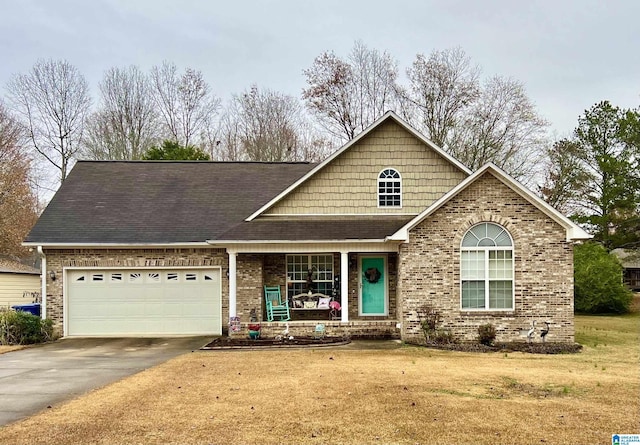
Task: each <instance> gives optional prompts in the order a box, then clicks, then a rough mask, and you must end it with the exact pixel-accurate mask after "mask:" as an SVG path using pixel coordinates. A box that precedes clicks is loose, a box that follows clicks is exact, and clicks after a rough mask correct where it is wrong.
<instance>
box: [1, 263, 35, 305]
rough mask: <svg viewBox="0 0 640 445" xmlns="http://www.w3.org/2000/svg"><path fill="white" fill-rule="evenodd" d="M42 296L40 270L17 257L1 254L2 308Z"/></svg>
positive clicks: (26, 302)
mask: <svg viewBox="0 0 640 445" xmlns="http://www.w3.org/2000/svg"><path fill="white" fill-rule="evenodd" d="M39 298H40V270H38V269H36V268H34V267H31V266H29V265H26V264H24V263H22V262H20V261H19V260H18V259H16V258H11V257H7V256H0V310H1V309H8V308H11V306H15V305H20V304H30V303H33V302H34V301H35V300H38V299H39Z"/></svg>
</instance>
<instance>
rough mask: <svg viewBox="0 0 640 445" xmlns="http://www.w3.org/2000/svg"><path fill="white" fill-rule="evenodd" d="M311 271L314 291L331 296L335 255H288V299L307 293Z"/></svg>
mask: <svg viewBox="0 0 640 445" xmlns="http://www.w3.org/2000/svg"><path fill="white" fill-rule="evenodd" d="M309 271H311V279H312V282H313V284H312V291H313V292H314V293H316V292H319V293H321V294H325V295H331V289H332V288H333V255H332V254H329V255H287V297H292V296H294V295H298V294H301V293H304V292H307V279H308V278H309Z"/></svg>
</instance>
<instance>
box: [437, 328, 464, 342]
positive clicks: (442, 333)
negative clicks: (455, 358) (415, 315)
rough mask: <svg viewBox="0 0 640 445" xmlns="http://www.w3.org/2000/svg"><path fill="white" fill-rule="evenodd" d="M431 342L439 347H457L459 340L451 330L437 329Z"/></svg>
mask: <svg viewBox="0 0 640 445" xmlns="http://www.w3.org/2000/svg"><path fill="white" fill-rule="evenodd" d="M431 340H432V341H433V342H434V343H435V344H437V345H455V344H457V343H458V339H457V338H455V337H454V336H453V333H452V332H451V331H450V330H449V329H436V331H435V333H434V334H433V336H432V338H431Z"/></svg>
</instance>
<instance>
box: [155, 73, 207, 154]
mask: <svg viewBox="0 0 640 445" xmlns="http://www.w3.org/2000/svg"><path fill="white" fill-rule="evenodd" d="M151 84H152V88H153V94H154V98H155V102H156V106H157V109H158V112H159V113H160V116H161V119H162V122H163V126H164V134H163V136H164V137H165V138H170V139H173V140H174V141H176V142H178V143H179V144H180V145H183V146H188V145H192V144H193V143H194V142H196V141H195V139H196V138H201V139H204V138H205V134H206V132H207V131H208V130H209V127H210V126H211V125H212V120H213V118H214V116H215V115H216V114H217V112H218V108H219V107H220V100H219V99H218V98H217V97H216V96H215V95H214V94H213V93H212V92H211V89H210V87H209V85H208V84H207V82H206V81H205V80H204V78H203V76H202V73H201V72H200V71H196V70H194V69H191V68H187V69H186V70H185V72H184V73H183V74H181V75H180V74H179V73H178V68H177V67H176V65H175V64H174V63H170V62H166V61H165V62H163V63H162V65H160V66H154V67H153V68H152V69H151Z"/></svg>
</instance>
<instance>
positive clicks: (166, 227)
mask: <svg viewBox="0 0 640 445" xmlns="http://www.w3.org/2000/svg"><path fill="white" fill-rule="evenodd" d="M587 238H589V235H588V234H586V233H585V232H584V231H583V230H582V229H580V227H578V226H576V225H575V224H574V223H573V222H571V221H570V220H569V219H567V218H566V217H565V216H563V215H562V214H560V213H559V212H558V211H556V210H555V209H553V208H551V207H550V206H549V205H547V204H546V203H545V202H543V201H542V200H541V199H540V198H538V197H537V196H535V195H534V194H533V193H532V192H531V191H529V190H527V189H526V188H525V187H524V186H522V185H521V184H519V183H518V182H517V181H515V180H514V179H513V178H511V177H510V176H509V175H507V174H506V173H505V172H503V171H501V170H500V169H499V168H498V167H496V166H495V165H492V164H489V165H485V166H484V167H482V168H481V169H479V170H478V171H476V172H471V171H469V169H467V168H466V167H465V166H464V165H462V164H461V163H460V162H459V161H457V160H456V159H454V158H452V157H451V156H450V155H448V154H447V153H446V152H444V151H443V150H442V149H440V148H439V147H437V146H436V145H434V144H433V143H432V142H431V141H429V140H428V139H426V138H425V137H424V136H423V135H421V134H420V133H419V132H417V131H416V130H415V129H413V128H412V127H411V126H409V125H408V124H407V123H406V122H404V121H403V120H402V119H401V118H399V117H398V116H397V115H396V114H394V113H393V112H388V113H386V114H385V115H384V116H382V117H381V118H379V119H378V120H377V121H376V122H374V123H373V124H372V125H371V126H370V127H369V128H367V129H366V130H365V131H364V132H362V133H361V134H359V135H358V136H357V137H355V138H354V139H353V140H351V141H350V142H348V143H347V144H345V145H344V146H343V147H341V148H340V149H339V150H337V151H336V152H335V153H333V154H332V155H331V156H329V157H328V158H327V159H326V160H325V161H323V162H322V163H319V164H310V163H257V162H166V161H164V162H163V161H159V162H148V161H147V162H114V161H112V162H109V161H107V162H78V163H77V165H76V166H75V167H74V169H73V171H72V172H71V173H70V175H69V177H68V178H67V180H66V181H65V182H64V184H63V185H62V186H61V188H60V189H59V191H58V192H57V193H56V195H55V196H54V198H53V199H52V201H51V203H50V204H49V206H48V207H47V209H46V210H45V211H44V213H43V214H42V216H41V217H40V219H39V221H38V222H37V224H36V225H35V227H34V228H33V230H32V231H31V233H30V234H29V235H28V237H27V239H26V242H25V244H26V245H28V246H32V247H34V248H36V249H37V250H38V252H40V254H41V255H42V262H43V266H42V267H43V277H44V279H45V281H46V282H45V283H44V286H45V287H46V296H45V298H44V299H43V306H44V307H43V311H44V316H47V317H50V318H51V319H52V320H53V321H54V323H55V325H56V326H57V327H58V328H59V329H60V330H61V332H62V333H63V335H65V336H89V335H94V336H109V335H111V336H137V335H175V334H216V335H218V334H223V333H231V334H233V333H234V332H235V330H236V328H237V327H238V323H239V327H240V329H241V332H243V335H246V326H247V323H248V322H249V321H250V314H252V313H255V314H257V316H258V319H260V320H262V321H263V323H262V328H263V332H265V331H266V332H267V333H272V334H273V333H278V332H280V331H282V329H283V328H284V323H283V322H277V321H273V322H268V321H265V306H266V304H265V298H264V286H273V287H276V286H278V287H279V288H280V289H281V293H282V294H283V295H284V296H286V298H287V299H289V301H290V303H289V305H290V306H295V305H296V303H295V301H297V300H296V299H297V298H299V297H300V296H304V294H305V293H307V292H310V293H313V294H316V295H317V294H320V295H326V296H332V297H333V299H334V300H335V301H337V302H338V303H339V304H340V307H341V310H340V311H339V312H337V311H331V312H332V315H333V318H334V319H329V316H328V312H327V310H323V309H318V307H317V306H316V305H315V304H314V302H313V301H307V304H310V305H312V306H313V307H311V306H308V307H307V304H305V305H303V306H302V307H294V308H293V310H292V311H291V313H292V316H291V317H292V320H291V321H290V322H289V327H290V332H291V333H292V334H293V335H302V334H306V335H309V334H310V333H311V332H312V330H313V328H314V327H315V325H316V324H317V323H318V320H323V321H322V323H323V324H325V326H326V330H327V333H328V334H334V335H337V334H347V333H348V334H351V335H354V336H356V335H357V336H379V335H391V336H394V337H400V338H402V339H404V340H406V341H409V342H415V341H420V339H421V338H422V335H421V331H420V312H421V310H422V309H423V308H424V307H425V306H430V307H431V308H433V309H434V310H436V311H437V312H438V313H439V314H440V315H441V317H442V327H443V328H444V329H448V330H450V331H451V332H452V334H454V335H455V336H457V337H458V338H461V339H474V338H475V337H476V335H477V328H478V326H479V325H481V324H485V323H491V324H493V325H494V326H495V327H496V329H497V334H498V337H497V338H498V339H499V340H503V341H509V340H518V339H522V335H523V334H522V332H523V330H524V332H526V330H527V329H528V328H529V325H530V323H531V321H533V320H537V321H538V322H542V321H544V320H547V321H549V322H550V323H551V331H550V333H549V335H548V339H550V340H552V341H561V342H572V341H573V338H574V324H573V243H574V242H575V241H576V240H581V239H587ZM294 300H295V301H294ZM318 302H319V301H318ZM230 321H232V322H231V323H230ZM230 327H231V328H230Z"/></svg>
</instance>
